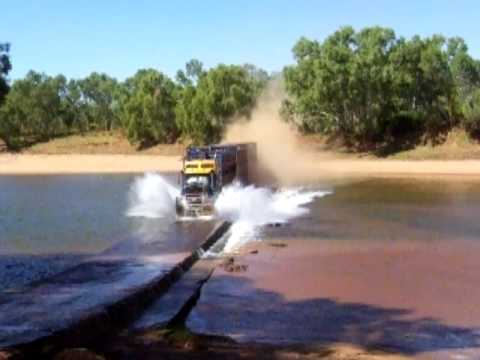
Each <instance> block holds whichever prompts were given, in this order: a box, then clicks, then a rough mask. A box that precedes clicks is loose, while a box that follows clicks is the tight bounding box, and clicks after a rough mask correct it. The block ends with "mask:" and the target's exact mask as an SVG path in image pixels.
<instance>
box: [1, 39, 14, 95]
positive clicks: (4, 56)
mask: <svg viewBox="0 0 480 360" xmlns="http://www.w3.org/2000/svg"><path fill="white" fill-rule="evenodd" d="M9 51H10V44H8V43H0V104H1V103H2V102H3V100H4V98H5V96H6V95H7V93H8V89H9V88H8V82H7V75H8V73H9V72H10V70H11V69H12V64H11V63H10V57H9V55H8V53H9Z"/></svg>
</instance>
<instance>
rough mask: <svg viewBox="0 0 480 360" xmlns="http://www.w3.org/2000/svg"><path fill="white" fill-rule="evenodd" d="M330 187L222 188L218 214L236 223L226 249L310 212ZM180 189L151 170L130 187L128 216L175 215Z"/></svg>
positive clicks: (167, 216)
mask: <svg viewBox="0 0 480 360" xmlns="http://www.w3.org/2000/svg"><path fill="white" fill-rule="evenodd" d="M329 193H330V192H329V191H308V190H304V189H302V188H287V189H280V190H277V191H273V190H271V189H269V188H264V187H256V186H253V185H249V186H243V185H241V184H239V183H234V184H232V185H229V186H226V187H225V188H223V189H222V192H221V193H220V194H219V196H218V198H217V200H216V202H215V211H216V216H218V217H219V218H221V219H224V220H228V221H231V222H232V223H233V225H232V227H231V229H230V235H229V238H228V239H227V242H226V245H225V248H224V252H231V251H234V250H236V249H238V248H239V247H240V246H242V245H244V244H245V243H247V242H249V241H252V240H256V239H259V237H260V235H261V233H260V232H261V228H262V226H265V225H267V224H272V223H286V222H288V221H290V220H292V219H293V218H296V217H298V216H301V215H304V214H306V213H308V209H307V208H306V207H305V205H306V204H308V203H310V202H312V201H313V200H314V199H315V198H318V197H322V196H325V195H327V194H329ZM179 194H180V190H179V189H178V188H177V187H175V186H174V185H172V184H170V183H169V182H168V181H166V180H165V179H164V178H163V177H162V176H160V175H158V174H153V173H148V174H145V175H144V176H143V177H138V178H136V179H135V181H134V183H133V184H132V186H131V189H130V207H129V209H128V211H127V213H126V214H127V216H132V217H146V218H170V219H173V218H174V217H175V198H176V197H177V196H178V195H179Z"/></svg>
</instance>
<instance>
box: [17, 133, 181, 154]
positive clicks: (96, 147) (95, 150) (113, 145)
mask: <svg viewBox="0 0 480 360" xmlns="http://www.w3.org/2000/svg"><path fill="white" fill-rule="evenodd" d="M184 148H185V147H184V146H183V145H181V144H160V145H156V146H153V147H150V148H147V149H144V150H138V149H137V148H136V147H135V146H133V145H131V144H130V143H129V142H128V140H127V138H126V137H125V136H123V135H122V134H121V133H113V132H94V133H88V134H84V135H71V136H65V137H61V138H56V139H53V140H50V141H48V142H43V143H38V144H35V145H33V146H31V147H28V148H26V149H24V150H23V151H22V153H24V154H51V155H65V154H89V155H90V154H121V155H129V154H148V155H173V156H177V155H181V154H182V153H183V150H184Z"/></svg>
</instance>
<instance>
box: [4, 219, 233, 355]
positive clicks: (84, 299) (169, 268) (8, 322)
mask: <svg viewBox="0 0 480 360" xmlns="http://www.w3.org/2000/svg"><path fill="white" fill-rule="evenodd" d="M224 226H225V225H224V224H223V223H220V222H215V221H212V222H205V223H202V224H193V223H192V224H187V225H185V224H184V225H182V226H181V227H178V229H179V230H178V231H176V232H174V231H173V230H171V229H170V230H169V231H170V233H169V234H168V236H167V237H168V238H165V241H163V240H161V241H157V242H155V241H149V242H145V243H135V242H134V241H126V242H123V243H119V244H117V245H116V246H115V247H113V248H112V249H110V250H109V251H105V252H103V253H102V254H101V255H99V256H96V257H93V258H91V259H90V260H86V261H85V262H83V263H81V264H79V265H77V266H75V267H72V268H70V269H67V270H66V271H64V272H61V273H59V274H57V275H55V276H51V277H48V278H45V279H42V280H41V281H39V282H36V283H31V284H29V285H26V286H20V287H12V288H10V289H8V290H5V291H3V292H0V349H5V348H11V347H14V346H18V345H22V344H29V343H32V342H34V341H37V342H38V341H41V340H42V339H45V338H46V337H48V336H50V335H52V334H53V335H56V336H57V337H58V334H62V336H63V337H62V339H63V338H70V337H71V336H69V335H66V333H67V332H68V331H73V332H75V331H77V330H75V329H76V327H77V326H78V324H85V323H86V327H85V326H84V327H82V330H81V334H80V335H81V336H85V337H87V336H86V335H88V334H85V329H86V328H88V326H90V325H89V322H88V321H90V320H89V319H93V320H91V322H92V323H95V321H98V319H99V318H102V317H103V318H105V317H106V318H107V319H108V318H109V317H110V316H111V314H110V307H114V309H115V310H113V311H115V317H117V316H120V318H123V317H125V318H127V317H128V316H124V315H123V314H119V311H118V308H115V306H116V305H117V304H123V303H125V304H126V303H127V302H128V304H131V306H128V305H125V306H123V305H122V306H120V307H121V308H122V309H124V308H125V311H130V310H129V309H130V308H131V307H134V308H132V309H131V310H132V313H135V312H136V311H140V310H139V309H137V308H135V307H136V306H137V305H138V306H140V308H142V307H144V306H145V304H146V302H149V301H150V300H148V301H147V300H146V299H147V298H148V299H151V298H152V296H154V295H155V294H157V293H158V291H160V289H163V290H161V291H162V293H163V291H164V290H165V289H167V288H168V287H169V286H170V285H171V284H172V283H173V282H174V281H175V280H176V279H177V277H179V276H181V275H180V274H181V273H182V272H183V271H185V270H187V269H188V268H189V267H190V266H191V264H192V263H193V262H194V261H195V260H196V257H197V256H198V255H195V254H196V252H197V250H196V249H199V248H200V247H202V248H203V247H204V246H206V243H210V244H209V245H208V246H211V242H214V241H216V239H218V236H219V234H221V233H222V231H224V230H222V228H223V227H224ZM175 238H177V239H178V242H179V243H180V245H178V244H177V245H178V246H177V247H176V248H175V247H174V248H173V250H172V247H171V246H168V244H169V243H171V242H172V241H173V240H174V239H175ZM167 240H168V241H167ZM168 250H170V251H168ZM192 251H194V252H193V253H192ZM180 264H181V265H180ZM179 266H180V267H179ZM138 293H141V294H143V295H142V296H140V297H142V298H139V299H138V301H137V299H136V298H135V297H138V296H137V294H138ZM157 295H159V294H157ZM126 299H128V300H126ZM134 299H135V300H134ZM137 303H138V304H137ZM134 304H135V305H134ZM122 311H123V310H122ZM130 318H131V317H130ZM115 321H117V319H112V321H111V322H112V324H113V322H115ZM122 321H123V320H122ZM112 324H109V325H108V326H112ZM104 325H105V327H108V326H107V324H104ZM72 329H73V330H72ZM74 337H75V336H74ZM68 341H70V340H68Z"/></svg>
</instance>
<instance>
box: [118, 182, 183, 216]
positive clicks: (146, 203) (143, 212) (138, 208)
mask: <svg viewBox="0 0 480 360" xmlns="http://www.w3.org/2000/svg"><path fill="white" fill-rule="evenodd" d="M179 195H180V190H179V189H178V188H177V187H176V186H174V185H172V184H170V183H169V182H168V181H167V180H165V178H164V177H162V176H160V175H158V174H154V173H147V174H145V175H144V176H142V177H137V178H135V180H134V182H133V184H132V186H131V187H130V193H129V203H130V206H129V208H128V210H127V213H126V215H127V216H132V217H145V218H172V217H174V216H175V198H176V197H177V196H179Z"/></svg>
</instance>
